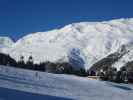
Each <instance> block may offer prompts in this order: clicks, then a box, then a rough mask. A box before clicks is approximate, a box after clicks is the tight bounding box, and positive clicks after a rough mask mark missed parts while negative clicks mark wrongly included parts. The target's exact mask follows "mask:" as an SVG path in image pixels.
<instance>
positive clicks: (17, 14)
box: [0, 0, 133, 39]
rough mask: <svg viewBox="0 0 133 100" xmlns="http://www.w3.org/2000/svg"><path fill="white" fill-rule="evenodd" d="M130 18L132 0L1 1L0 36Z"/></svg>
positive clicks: (12, 35)
mask: <svg viewBox="0 0 133 100" xmlns="http://www.w3.org/2000/svg"><path fill="white" fill-rule="evenodd" d="M130 17H133V0H0V35H1V36H10V37H12V38H14V39H18V38H20V37H22V36H24V35H26V34H28V33H31V32H38V31H47V30H51V29H54V28H60V27H63V26H64V25H67V24H70V23H73V22H81V21H103V20H111V19H118V18H130Z"/></svg>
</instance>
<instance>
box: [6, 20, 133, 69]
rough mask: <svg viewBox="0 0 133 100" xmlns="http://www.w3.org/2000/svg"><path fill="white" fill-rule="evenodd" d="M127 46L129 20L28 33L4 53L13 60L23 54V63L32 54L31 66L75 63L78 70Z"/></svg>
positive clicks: (131, 38)
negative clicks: (32, 61)
mask: <svg viewBox="0 0 133 100" xmlns="http://www.w3.org/2000/svg"><path fill="white" fill-rule="evenodd" d="M127 44H131V45H132V44H133V19H132V18H130V19H119V20H112V21H104V22H81V23H73V24H69V25H67V26H65V27H63V28H61V29H55V30H51V31H48V32H37V33H32V34H29V35H27V36H25V37H23V38H21V39H20V40H18V41H17V42H16V43H15V44H14V45H13V46H12V48H11V49H6V50H4V52H6V53H9V54H10V55H11V56H12V57H13V58H15V59H16V60H19V59H20V56H22V55H23V56H25V61H26V60H27V59H28V57H29V56H30V55H32V56H33V58H34V61H35V63H39V62H42V61H52V62H56V61H75V62H76V61H77V62H76V63H78V65H80V67H81V66H83V67H85V68H86V69H89V68H90V66H91V65H93V64H94V63H95V62H97V61H98V60H100V59H102V58H104V57H105V56H107V55H108V54H111V53H114V52H116V51H118V50H119V48H121V46H122V45H127ZM73 50H74V51H73ZM71 54H74V57H73V55H71ZM75 54H76V57H77V58H75ZM79 63H80V64H79ZM74 64H75V63H74Z"/></svg>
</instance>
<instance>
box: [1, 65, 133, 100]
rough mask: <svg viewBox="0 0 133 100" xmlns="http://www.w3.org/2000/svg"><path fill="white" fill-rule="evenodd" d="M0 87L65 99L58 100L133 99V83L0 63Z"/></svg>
mask: <svg viewBox="0 0 133 100" xmlns="http://www.w3.org/2000/svg"><path fill="white" fill-rule="evenodd" d="M0 87H2V88H9V89H13V90H14V89H15V90H18V93H19V91H22V92H27V94H28V93H35V94H36V95H37V94H41V95H44V98H45V96H47V95H48V96H49V97H50V96H52V97H59V98H66V99H59V100H132V98H133V85H130V84H116V83H111V82H101V81H99V80H93V79H88V78H87V77H84V78H82V77H77V76H72V75H63V74H62V75H58V74H50V73H46V72H37V71H30V70H23V69H17V68H13V67H7V66H6V67H5V66H0ZM101 91H102V92H101ZM3 92H5V91H3ZM3 92H2V93H3ZM7 93H8V92H7ZM11 93H12V92H11ZM7 95H9V94H7ZM7 95H6V97H5V98H7ZM14 95H15V94H14ZM1 97H3V95H2V94H0V98H1ZM9 97H10V96H9ZM16 97H18V96H16ZM21 97H22V94H21ZM29 97H31V96H29ZM33 98H34V96H33ZM1 99H2V98H1ZM8 99H9V98H8ZM10 99H11V98H10ZM18 99H19V97H18ZM38 100H40V99H39V98H38ZM41 100H42V99H41ZM46 100H49V99H46ZM50 100H51V99H50ZM52 100H58V99H56V98H55V99H52Z"/></svg>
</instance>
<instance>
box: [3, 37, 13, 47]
mask: <svg viewBox="0 0 133 100" xmlns="http://www.w3.org/2000/svg"><path fill="white" fill-rule="evenodd" d="M13 43H14V42H13V41H12V39H11V38H9V37H2V36H0V47H11V46H12V45H13Z"/></svg>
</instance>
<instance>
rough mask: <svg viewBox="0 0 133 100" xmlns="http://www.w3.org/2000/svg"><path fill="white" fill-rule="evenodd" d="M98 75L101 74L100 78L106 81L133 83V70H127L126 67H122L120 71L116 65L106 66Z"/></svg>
mask: <svg viewBox="0 0 133 100" xmlns="http://www.w3.org/2000/svg"><path fill="white" fill-rule="evenodd" d="M98 76H100V79H101V80H104V81H111V82H117V83H129V82H130V83H133V72H132V71H127V69H126V67H121V69H120V70H119V71H117V69H116V68H114V67H110V68H109V67H108V68H107V67H106V68H105V69H102V70H101V71H99V73H98Z"/></svg>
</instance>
